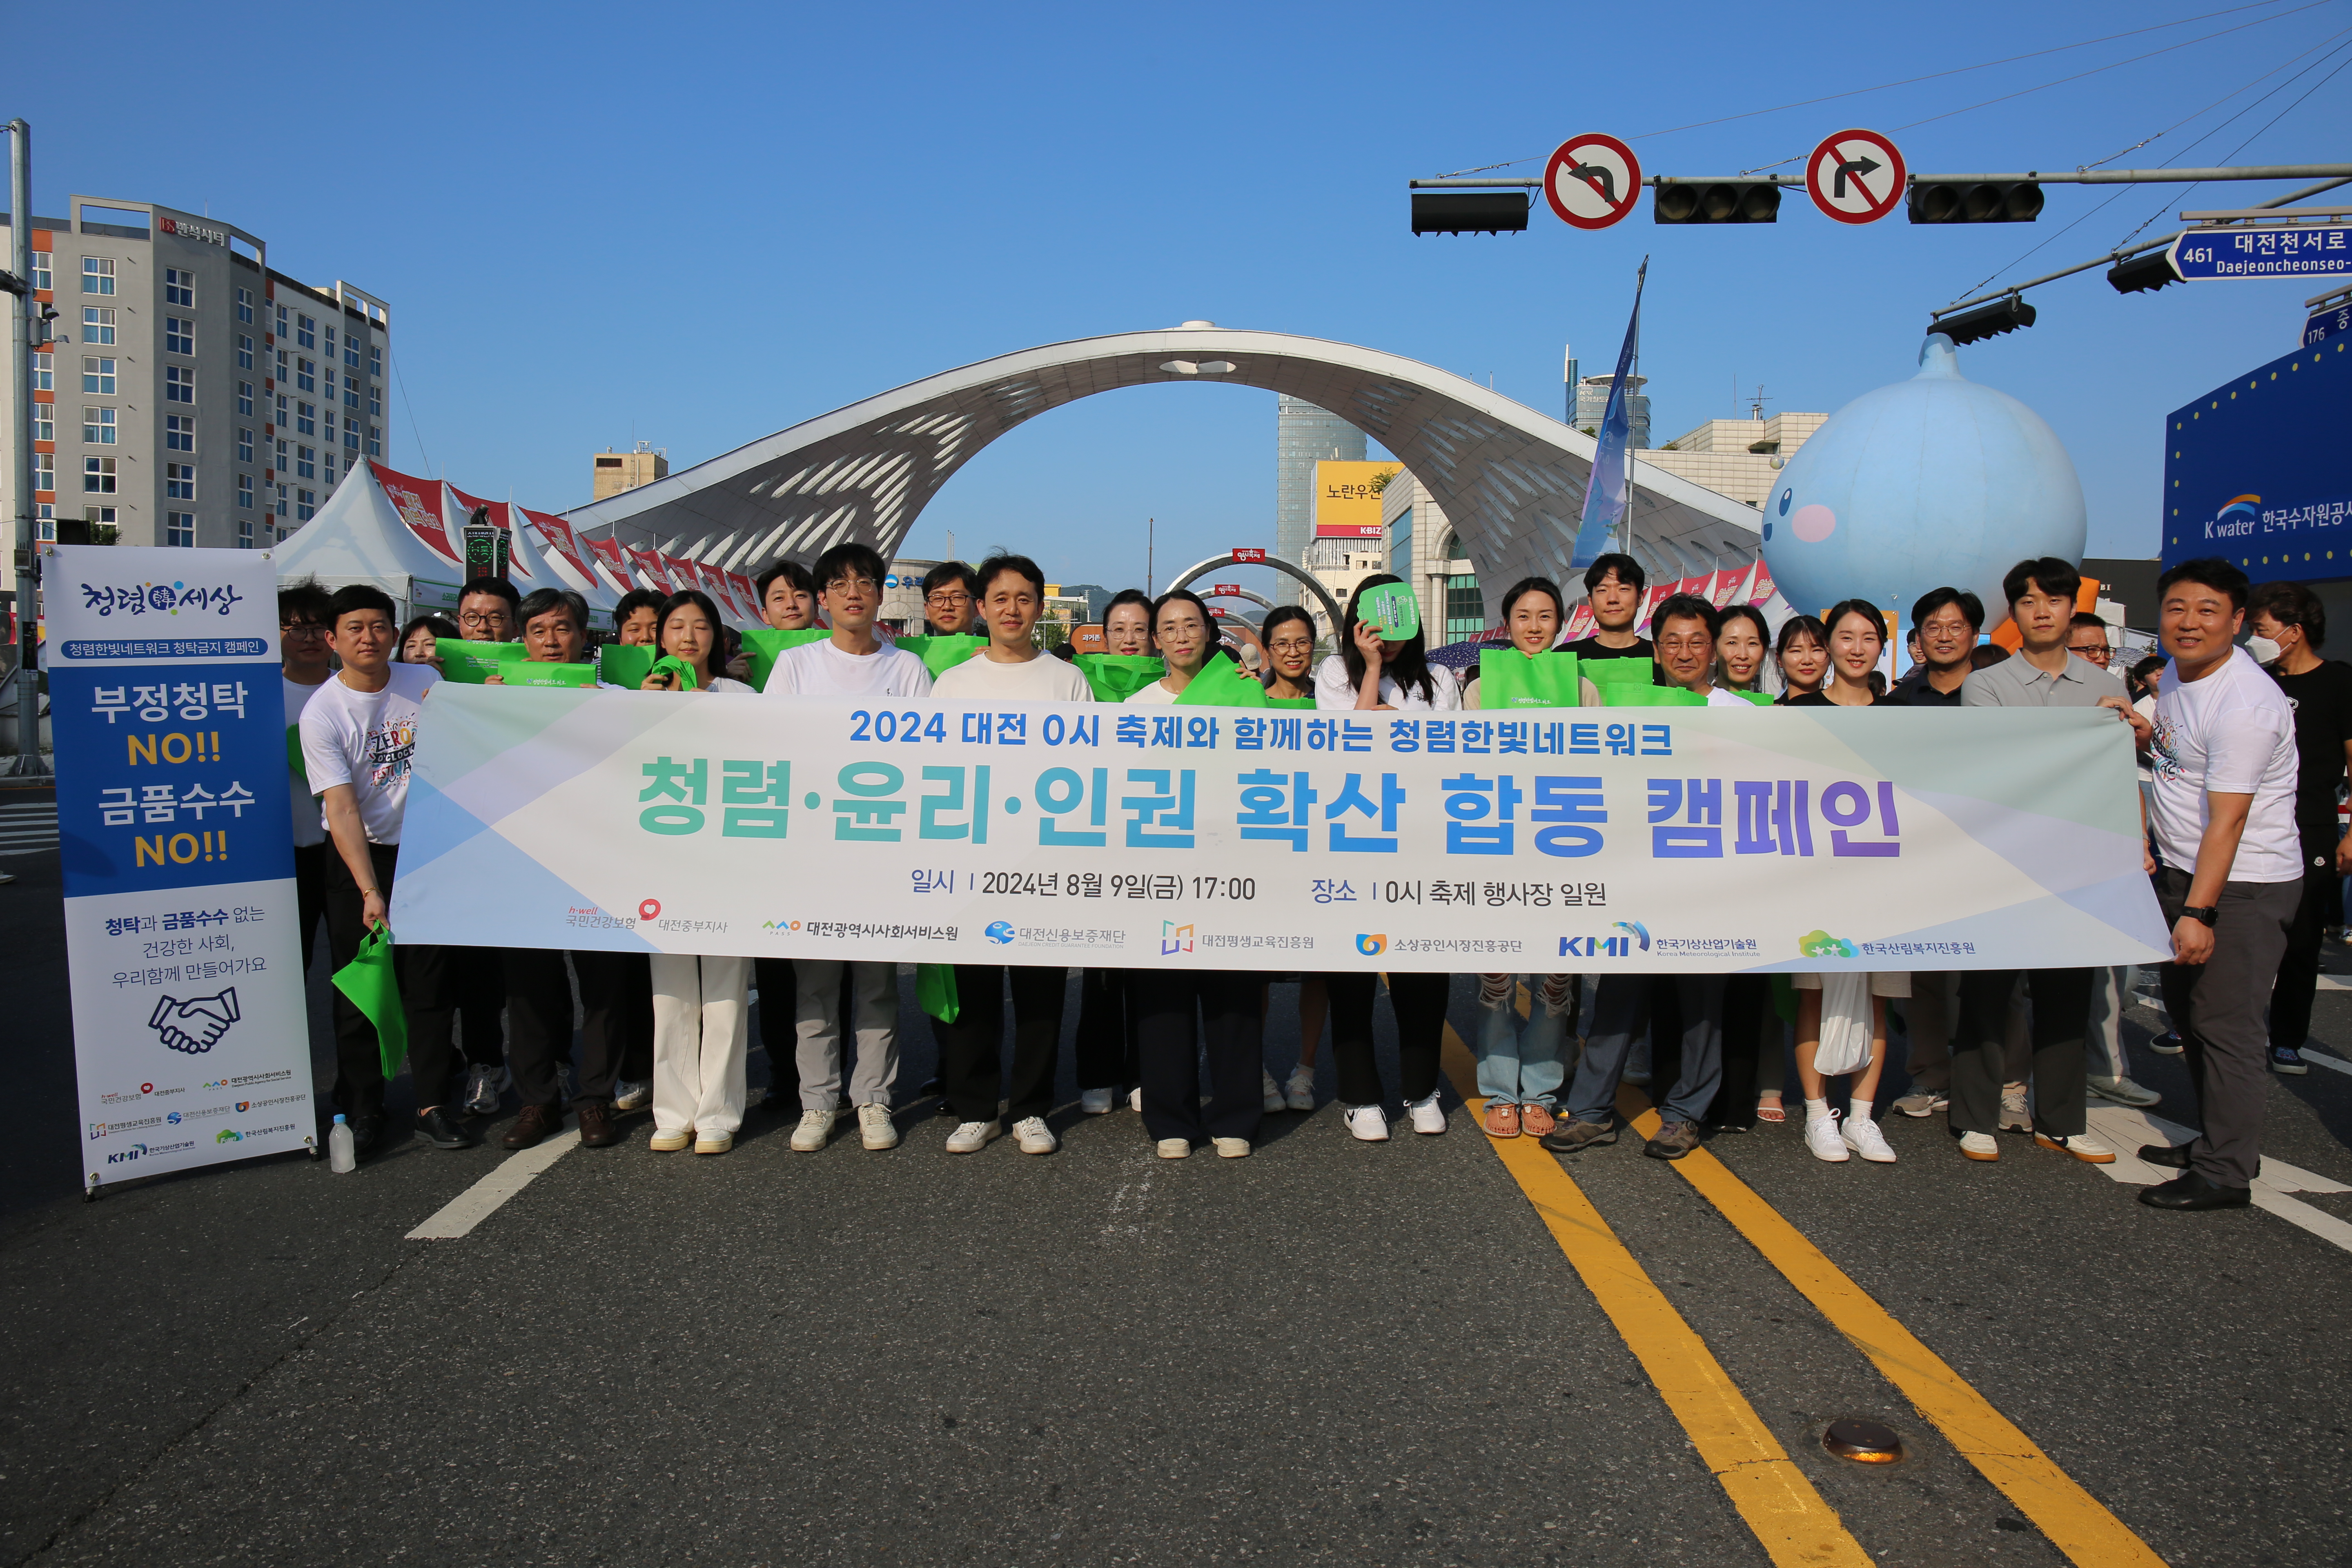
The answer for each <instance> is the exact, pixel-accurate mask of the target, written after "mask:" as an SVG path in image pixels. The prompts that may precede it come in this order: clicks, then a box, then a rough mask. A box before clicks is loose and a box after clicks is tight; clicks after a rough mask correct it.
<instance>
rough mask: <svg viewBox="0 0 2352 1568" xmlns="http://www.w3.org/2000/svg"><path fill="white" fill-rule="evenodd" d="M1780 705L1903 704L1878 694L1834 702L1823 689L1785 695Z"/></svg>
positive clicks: (1845, 705) (1821, 706)
mask: <svg viewBox="0 0 2352 1568" xmlns="http://www.w3.org/2000/svg"><path fill="white" fill-rule="evenodd" d="M1780 706H1781V707H1783V708H1899V707H1901V706H1902V704H1901V703H1899V702H1897V701H1895V699H1893V698H1892V697H1878V696H1873V697H1872V698H1871V700H1869V701H1868V702H1866V703H1865V702H1832V701H1831V700H1829V695H1828V693H1826V692H1821V691H1808V692H1806V693H1805V694H1804V695H1803V696H1802V697H1783V698H1782V699H1780Z"/></svg>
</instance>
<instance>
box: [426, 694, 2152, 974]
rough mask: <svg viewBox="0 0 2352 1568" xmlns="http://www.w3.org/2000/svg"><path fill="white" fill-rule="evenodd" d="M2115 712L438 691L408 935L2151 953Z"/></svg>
mask: <svg viewBox="0 0 2352 1568" xmlns="http://www.w3.org/2000/svg"><path fill="white" fill-rule="evenodd" d="M2140 857H2141V844H2140V837H2139V816H2138V793H2137V785H2136V784H2135V783H2134V775H2133V770H2132V754H2131V744H2130V739H2129V731H2128V730H2127V729H2126V727H2125V726H2124V725H2123V724H2121V723H2120V722H2118V721H2116V718H2115V716H2114V715H2113V714H2111V713H2107V712H2105V711H2095V712H2079V711H2076V712H2066V711H2040V710H2036V711H2021V710H1998V709H1972V710H1914V709H1886V708H1880V709H1868V710H1837V709H1818V708H1816V709H1754V708H1740V709H1737V710H1727V709H1685V708H1643V709H1601V710H1540V711H1529V710H1517V711H1516V712H1514V713H1512V714H1509V715H1507V716H1497V717H1485V716H1481V715H1477V714H1402V713H1353V712H1348V713H1339V712H1319V713H1309V712H1299V711H1287V710H1267V711H1251V710H1233V709H1213V708H1140V707H1110V706H1092V705H1061V706H1047V705H1034V706H1023V707H1009V708H981V707H974V706H971V705H963V704H954V703H926V704H920V705H910V706H908V707H904V708H897V709H879V708H874V707H871V706H868V705H864V704H860V703H857V702H855V701H851V700H833V699H782V698H766V697H747V696H729V695H721V694H710V693H700V694H694V695H687V696H672V695H665V694H659V693H646V692H628V691H560V690H546V689H502V688H495V687H468V686H452V685H448V684H443V685H441V686H438V687H436V688H435V689H434V691H433V693H432V695H431V696H430V697H429V698H428V699H427V700H426V701H425V715H424V718H423V720H422V721H421V725H420V731H419V739H418V751H417V757H416V764H415V777H414V780H413V782H412V784H411V786H410V794H409V804H408V813H407V818H406V824H405V826H404V832H403V838H402V844H401V858H400V877H399V880H398V881H397V883H396V884H395V886H394V893H393V909H392V923H393V927H394V930H395V931H398V932H399V933H400V935H401V936H402V937H404V938H405V939H407V940H409V941H413V942H457V943H472V944H479V945H484V946H504V947H511V946H516V945H525V946H539V947H563V948H603V949H614V950H622V951H656V952H698V953H730V954H751V955H768V954H773V955H778V956H784V957H821V958H856V959H888V960H898V961H912V962H918V963H1032V964H1087V965H1099V966H1106V967H1121V968H1142V967H1150V966H1153V965H1160V964H1174V965H1189V966H1201V967H1211V968H1241V969H1277V970H1289V969H1322V970H1342V969H1401V970H1430V971H1448V970H1487V971H1495V970H1509V969H1515V970H1519V971H1523V972H1525V971H1579V972H1595V971H1604V970H1609V969H1617V970H1628V971H1639V970H1683V971H1695V972H1725V971H1734V970H1801V969H1859V970H1870V969H1885V970H1895V969H1936V968H1956V969H1958V968H1977V967H1990V968H2000V967H2016V966H2026V965H2035V966H2039V965H2048V964H2107V963H2138V962H2143V961H2148V960H2153V959H2155V958H2157V957H2158V956H2160V955H2161V953H2162V952H2163V944H2164V925H2163V921H2162V920H2161V917H2160V916H2159V915H2158V910H2157V906H2156V901H2155V899H2154V897H2153V896H2152V894H2151V893H2150V891H2149V889H2148V885H2147V878H2146V877H2145V875H2144V874H2143V871H2142V868H2141V858H2140Z"/></svg>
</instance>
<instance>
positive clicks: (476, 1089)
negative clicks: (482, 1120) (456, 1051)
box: [466, 1062, 506, 1116]
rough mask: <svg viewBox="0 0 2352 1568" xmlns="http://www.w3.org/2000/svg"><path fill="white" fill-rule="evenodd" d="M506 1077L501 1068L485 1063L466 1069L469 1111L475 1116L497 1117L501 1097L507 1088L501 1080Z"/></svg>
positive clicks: (477, 1063)
mask: <svg viewBox="0 0 2352 1568" xmlns="http://www.w3.org/2000/svg"><path fill="white" fill-rule="evenodd" d="M505 1076H506V1074H505V1073H504V1072H502V1071H500V1070H499V1068H494V1067H491V1066H488V1064H486V1063H483V1062H476V1063H474V1064H473V1065H472V1066H471V1067H468V1068H467V1069H466V1110H467V1112H468V1113H469V1114H472V1115H475V1116H496V1115H497V1114H498V1113H499V1096H500V1095H501V1094H502V1093H503V1092H504V1091H505V1086H504V1085H503V1084H501V1083H500V1082H499V1079H502V1078H504V1077H505Z"/></svg>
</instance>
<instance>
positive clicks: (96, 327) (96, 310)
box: [81, 305, 114, 343]
mask: <svg viewBox="0 0 2352 1568" xmlns="http://www.w3.org/2000/svg"><path fill="white" fill-rule="evenodd" d="M81 341H82V342H86V343H110V342H113V341H114V307H113V306H111V305H109V306H106V307H105V308H103V309H100V307H99V306H96V305H84V306H83V307H82V308H81Z"/></svg>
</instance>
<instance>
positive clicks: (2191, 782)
mask: <svg viewBox="0 0 2352 1568" xmlns="http://www.w3.org/2000/svg"><path fill="white" fill-rule="evenodd" d="M2172 670H2173V667H2172V666H2171V665H2167V666H2165V668H2164V676H2163V681H2162V684H2161V685H2160V686H2158V689H2157V699H2156V739H2155V741H2154V742H2153V743H2152V744H2151V745H2150V746H2149V748H2148V764H2149V768H2150V770H2151V771H2152V772H2153V773H2155V775H2156V777H2155V780H2154V782H2153V784H2151V786H2150V787H2151V796H2150V801H2149V815H2150V816H2151V817H2152V819H2153V821H2154V824H2155V827H2156V844H2157V848H2158V851H2159V852H2160V853H2161V854H2162V855H2163V858H2164V863H2165V865H2166V866H2168V867H2170V868H2175V869H2178V870H2182V871H2187V872H2189V873H2191V874H2194V872H2195V871H2196V869H2197V846H2198V841H2199V840H2200V839H2201V838H2203V837H2204V836H2205V816H2206V814H2205V796H2206V794H2207V792H2209V791H2210V792H2212V793H2215V794H2219V795H2252V796H2253V797H2254V799H2253V804H2252V806H2251V807H2250V808H2249V809H2248V811H2247V813H2246V830H2245V832H2244V834H2243V835H2242V836H2241V837H2240V838H2239V839H2238V853H2237V858H2235V859H2234V860H2232V861H2231V866H2230V878H2229V879H2230V880H2231V881H2232V882H2292V881H2294V879H2296V878H2298V877H2300V876H2302V875H2303V844H2302V840H2301V839H2300V838H2299V837H2297V836H2296V833H2295V826H2294V786H2295V769H2296V755H2295V746H2294V708H2293V707H2292V706H2290V705H2289V703H2288V702H2287V700H2286V693H2285V692H2284V691H2281V690H2280V689H2278V682H2276V681H2274V680H2273V679H2271V678H2270V677H2269V676H2268V675H2267V674H2265V673H2263V667H2262V666H2261V665H2259V664H2256V663H2255V662H2254V660H2253V656H2252V655H2251V654H2249V653H2247V652H2246V650H2245V649H2243V648H2232V649H2231V652H2230V660H2229V662H2228V663H2227V664H2224V665H2223V666H2221V668H2219V669H2216V670H2214V671H2213V672H2212V673H2211V674H2210V675H2208V676H2206V677H2205V679H2202V680H2177V679H2174V678H2173V674H2172Z"/></svg>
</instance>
